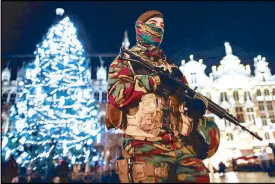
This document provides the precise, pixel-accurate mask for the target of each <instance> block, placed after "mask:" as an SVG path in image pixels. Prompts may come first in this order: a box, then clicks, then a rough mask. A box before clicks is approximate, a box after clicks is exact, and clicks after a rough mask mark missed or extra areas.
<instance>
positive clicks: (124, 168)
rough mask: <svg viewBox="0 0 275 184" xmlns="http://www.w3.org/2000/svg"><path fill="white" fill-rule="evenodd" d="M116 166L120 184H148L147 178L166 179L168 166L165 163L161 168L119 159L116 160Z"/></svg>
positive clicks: (150, 164)
mask: <svg viewBox="0 0 275 184" xmlns="http://www.w3.org/2000/svg"><path fill="white" fill-rule="evenodd" d="M116 166H117V171H118V174H119V179H120V182H121V183H130V182H132V183H143V182H145V183H148V182H150V181H149V180H147V179H148V177H162V178H165V179H167V178H168V164H165V163H162V164H161V167H155V166H154V165H153V164H152V163H147V162H132V161H131V159H121V160H117V163H116ZM153 181H154V180H153Z"/></svg>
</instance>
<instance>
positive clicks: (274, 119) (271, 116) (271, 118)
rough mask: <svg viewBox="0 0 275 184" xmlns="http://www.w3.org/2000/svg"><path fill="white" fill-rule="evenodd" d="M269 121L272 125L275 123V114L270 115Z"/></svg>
mask: <svg viewBox="0 0 275 184" xmlns="http://www.w3.org/2000/svg"><path fill="white" fill-rule="evenodd" d="M269 119H270V121H271V122H272V123H274V122H275V116H274V114H273V113H269Z"/></svg>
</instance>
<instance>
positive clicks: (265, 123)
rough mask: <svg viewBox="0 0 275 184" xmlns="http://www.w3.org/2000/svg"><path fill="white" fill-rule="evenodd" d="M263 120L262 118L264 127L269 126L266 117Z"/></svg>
mask: <svg viewBox="0 0 275 184" xmlns="http://www.w3.org/2000/svg"><path fill="white" fill-rule="evenodd" d="M261 118H262V122H263V126H265V125H267V121H266V117H265V116H261Z"/></svg>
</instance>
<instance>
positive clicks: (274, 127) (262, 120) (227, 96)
mask: <svg viewBox="0 0 275 184" xmlns="http://www.w3.org/2000/svg"><path fill="white" fill-rule="evenodd" d="M224 45H225V53H226V56H225V57H223V58H222V60H221V61H220V65H219V66H212V73H210V74H209V76H207V75H206V74H205V72H204V70H205V68H206V65H205V64H203V61H202V60H201V59H200V60H199V61H195V60H194V56H193V55H191V56H190V61H189V62H185V61H184V60H183V61H182V66H181V67H180V69H181V71H182V72H183V73H184V75H185V76H186V78H187V80H188V82H189V83H190V86H191V88H193V89H194V88H195V87H197V89H196V90H197V91H198V92H201V93H202V94H204V95H205V96H207V97H208V98H210V99H211V100H212V101H213V102H215V103H217V104H218V105H220V106H221V107H223V108H224V109H226V110H227V111H228V112H230V113H231V114H233V115H234V116H235V117H236V118H237V119H238V120H239V122H240V123H242V125H244V126H245V127H247V128H248V129H249V130H252V131H253V132H255V133H257V134H258V135H259V136H261V137H262V138H263V139H264V140H263V141H259V140H257V139H256V138H254V137H252V136H251V135H250V134H249V133H247V132H244V131H242V130H241V129H240V127H237V126H235V125H234V124H232V123H230V122H228V121H226V120H224V119H220V118H218V117H217V116H214V119H215V122H216V123H217V125H218V127H219V129H220V132H221V144H220V147H219V149H218V151H217V153H216V154H215V155H214V156H213V157H212V158H211V159H210V160H211V162H212V163H213V164H214V165H216V166H217V164H218V163H219V162H220V161H224V162H227V161H228V160H231V159H232V158H236V157H239V156H245V155H258V154H259V151H260V149H261V148H262V147H264V146H266V145H268V143H269V142H274V140H275V123H274V120H275V118H274V113H275V110H274V109H275V75H272V74H271V71H270V68H269V67H268V62H267V61H266V58H265V57H262V56H260V55H259V56H257V57H256V58H255V59H254V67H255V70H254V73H252V71H251V68H250V66H249V65H246V66H244V65H243V64H242V63H241V60H240V59H239V58H238V57H237V56H235V55H234V54H233V52H232V48H231V46H230V43H228V42H225V44H224ZM207 115H208V116H213V114H211V112H208V114H207Z"/></svg>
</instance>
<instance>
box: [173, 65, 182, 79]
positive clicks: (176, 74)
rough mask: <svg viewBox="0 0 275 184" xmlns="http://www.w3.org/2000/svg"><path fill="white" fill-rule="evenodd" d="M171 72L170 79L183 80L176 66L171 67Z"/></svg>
mask: <svg viewBox="0 0 275 184" xmlns="http://www.w3.org/2000/svg"><path fill="white" fill-rule="evenodd" d="M171 71H172V72H171V76H172V77H175V78H177V79H180V80H181V79H182V78H183V74H182V72H181V71H180V69H179V68H178V67H177V66H172V67H171Z"/></svg>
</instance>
